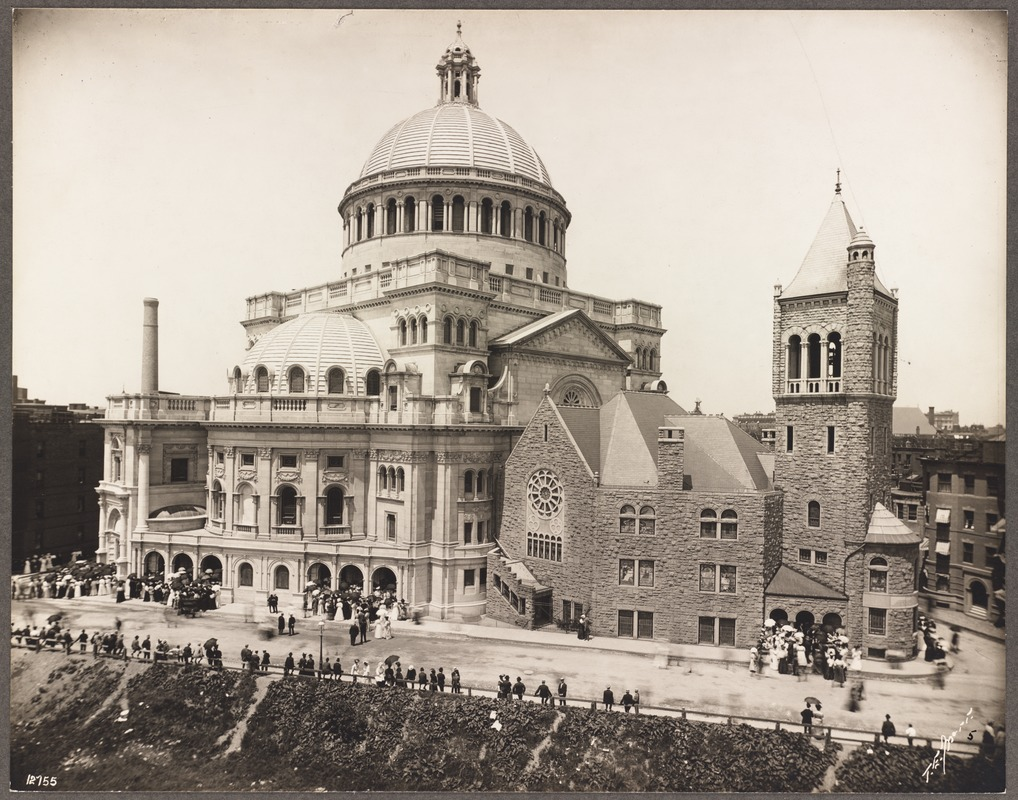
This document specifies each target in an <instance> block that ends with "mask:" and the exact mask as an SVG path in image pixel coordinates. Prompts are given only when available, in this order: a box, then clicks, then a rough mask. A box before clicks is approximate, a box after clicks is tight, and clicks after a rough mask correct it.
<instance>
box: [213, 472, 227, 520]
mask: <svg viewBox="0 0 1018 800" xmlns="http://www.w3.org/2000/svg"><path fill="white" fill-rule="evenodd" d="M225 509H226V495H225V494H224V493H223V485H222V484H221V483H220V482H219V481H212V519H214V520H217V521H219V522H222V521H223V512H224V511H225Z"/></svg>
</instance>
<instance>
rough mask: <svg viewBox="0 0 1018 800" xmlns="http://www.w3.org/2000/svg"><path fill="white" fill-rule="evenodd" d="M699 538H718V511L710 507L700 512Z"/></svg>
mask: <svg viewBox="0 0 1018 800" xmlns="http://www.w3.org/2000/svg"><path fill="white" fill-rule="evenodd" d="M700 538H701V539H717V538H718V513H717V512H716V511H714V510H713V509H710V508H705V509H704V510H703V511H701V512H700Z"/></svg>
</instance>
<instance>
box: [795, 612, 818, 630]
mask: <svg viewBox="0 0 1018 800" xmlns="http://www.w3.org/2000/svg"><path fill="white" fill-rule="evenodd" d="M814 622H816V617H814V616H813V613H812V612H811V611H800V612H799V613H798V614H796V615H795V627H796V629H797V630H800V631H803V632H805V631H808V630H809V629H810V628H812V627H813V623H814Z"/></svg>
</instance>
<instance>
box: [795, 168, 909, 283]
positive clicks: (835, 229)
mask: <svg viewBox="0 0 1018 800" xmlns="http://www.w3.org/2000/svg"><path fill="white" fill-rule="evenodd" d="M859 230H860V229H859V228H857V227H856V225H855V223H854V222H853V221H852V215H851V214H849V213H848V209H847V208H846V207H845V201H844V200H843V199H842V197H841V184H840V183H839V184H838V188H837V190H836V191H835V194H834V199H833V200H832V201H831V207H830V208H829V209H827V216H825V217H824V221H823V222H822V223H820V230H818V231H817V235H816V236H815V237H813V244H811V245H810V248H809V251H808V252H807V253H806V258H804V259H803V261H802V266H800V267H799V271H798V272H797V273H796V274H795V277H794V278H793V279H792V282H791V283H790V284H789V285H788V287H787V288H786V289H785V290H784V291H783V292H782V293H781V297H782V298H788V297H809V296H810V295H816V294H835V293H838V292H847V291H848V246H849V244H851V243H852V240H853V239H854V238H855V237H856V234H857V233H858V232H859ZM875 288H876V289H877V291H878V292H881V293H882V294H884V295H886V296H887V297H890V296H891V293H890V292H889V291H888V290H887V289H886V288H885V287H884V284H883V283H882V282H881V280H880V278H879V277H875Z"/></svg>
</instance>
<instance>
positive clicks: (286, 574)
mask: <svg viewBox="0 0 1018 800" xmlns="http://www.w3.org/2000/svg"><path fill="white" fill-rule="evenodd" d="M272 584H273V586H274V587H275V588H276V589H289V588H290V570H288V569H287V568H286V567H276V574H275V580H274V581H273V582H272Z"/></svg>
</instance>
